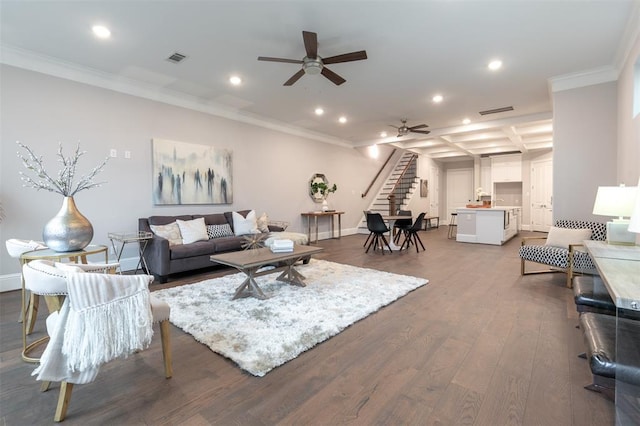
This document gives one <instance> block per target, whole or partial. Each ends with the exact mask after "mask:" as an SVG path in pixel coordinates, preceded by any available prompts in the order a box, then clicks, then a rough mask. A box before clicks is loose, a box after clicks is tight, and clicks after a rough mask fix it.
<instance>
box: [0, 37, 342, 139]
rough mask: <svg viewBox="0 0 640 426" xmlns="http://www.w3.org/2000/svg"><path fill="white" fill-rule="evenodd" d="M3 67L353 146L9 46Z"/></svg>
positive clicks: (3, 50)
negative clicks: (7, 66)
mask: <svg viewBox="0 0 640 426" xmlns="http://www.w3.org/2000/svg"><path fill="white" fill-rule="evenodd" d="M0 63H2V64H6V65H10V66H14V67H17V68H22V69H26V70H29V71H34V72H38V73H41V74H46V75H50V76H54V77H58V78H63V79H66V80H71V81H74V82H77V83H83V84H87V85H90V86H95V87H100V88H103V89H107V90H113V91H115V92H119V93H123V94H127V95H131V96H136V97H139V98H144V99H149V100H152V101H157V102H162V103H165V104H169V105H173V106H178V107H181V108H186V109H190V110H194V111H198V112H203V113H206V114H210V115H214V116H217V117H222V118H226V119H229V120H233V121H238V122H241V123H246V124H251V125H254V126H258V127H262V128H265V129H269V130H274V131H278V132H282V133H286V134H290V135H293V136H298V137H302V138H307V139H312V140H315V141H319V142H324V143H328V144H332V145H338V146H342V147H346V148H352V147H353V145H352V144H351V143H350V142H348V141H345V140H343V139H339V138H335V137H332V136H328V135H325V134H322V133H317V132H312V131H309V130H306V129H303V128H301V127H296V126H292V125H290V124H287V123H283V122H279V121H275V120H268V119H266V118H264V117H260V116H257V115H255V114H250V113H247V112H242V111H239V110H237V109H233V108H229V107H227V106H223V105H220V104H216V103H214V102H212V101H203V100H202V99H199V98H196V97H194V96H189V95H185V94H183V93H179V92H177V91H173V90H170V89H167V88H164V87H160V86H154V85H152V84H148V83H143V82H140V81H138V80H133V79H129V78H126V77H122V76H118V75H113V74H109V73H105V72H102V71H98V70H95V69H91V68H86V67H80V66H78V65H76V64H73V63H70V62H67V61H62V60H59V59H56V58H52V57H50V56H46V55H40V54H37V53H34V52H32V51H28V50H25V49H20V48H16V47H12V46H7V45H0Z"/></svg>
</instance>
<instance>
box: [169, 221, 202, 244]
mask: <svg viewBox="0 0 640 426" xmlns="http://www.w3.org/2000/svg"><path fill="white" fill-rule="evenodd" d="M176 223H177V224H178V228H180V235H182V243H183V244H191V243H195V242H196V241H205V240H208V239H209V235H207V227H206V226H205V224H204V218H203V217H199V218H197V219H193V220H180V219H178V220H176Z"/></svg>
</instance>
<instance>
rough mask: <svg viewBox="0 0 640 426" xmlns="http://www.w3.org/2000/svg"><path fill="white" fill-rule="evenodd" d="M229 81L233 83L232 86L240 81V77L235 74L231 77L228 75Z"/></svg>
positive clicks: (237, 84)
mask: <svg viewBox="0 0 640 426" xmlns="http://www.w3.org/2000/svg"><path fill="white" fill-rule="evenodd" d="M229 83H231V84H233V85H234V86H239V85H240V83H242V79H241V78H240V77H238V76H237V75H232V76H231V77H229Z"/></svg>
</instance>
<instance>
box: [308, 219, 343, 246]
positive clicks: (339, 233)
mask: <svg viewBox="0 0 640 426" xmlns="http://www.w3.org/2000/svg"><path fill="white" fill-rule="evenodd" d="M343 214H344V212H338V211H332V212H306V213H301V215H302V217H306V218H307V237H308V238H309V243H311V219H313V221H314V223H315V228H316V239H315V240H314V242H316V243H317V242H318V218H319V217H328V218H329V221H330V223H331V238H336V236H335V224H334V218H335V217H336V216H337V217H338V237H337V238H340V237H341V236H342V219H341V217H342V215H343Z"/></svg>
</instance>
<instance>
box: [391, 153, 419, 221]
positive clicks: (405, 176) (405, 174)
mask: <svg viewBox="0 0 640 426" xmlns="http://www.w3.org/2000/svg"><path fill="white" fill-rule="evenodd" d="M417 176H418V155H417V154H412V155H411V158H409V161H408V162H407V165H406V166H405V167H404V169H403V170H402V173H400V176H399V177H398V179H397V180H396V182H395V184H394V185H393V188H392V189H391V191H390V192H389V195H388V196H387V199H388V200H389V214H390V215H395V214H396V205H402V204H403V203H404V201H405V200H406V198H407V195H408V194H409V192H411V190H412V189H413V186H414V185H415V183H416V179H417Z"/></svg>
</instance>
